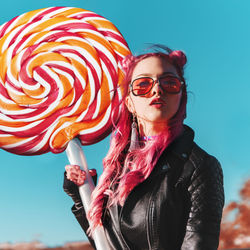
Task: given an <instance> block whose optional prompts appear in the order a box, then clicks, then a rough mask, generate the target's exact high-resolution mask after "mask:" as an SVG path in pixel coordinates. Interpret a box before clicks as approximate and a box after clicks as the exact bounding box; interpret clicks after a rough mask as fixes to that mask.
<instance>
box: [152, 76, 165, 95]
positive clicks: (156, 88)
mask: <svg viewBox="0 0 250 250" xmlns="http://www.w3.org/2000/svg"><path fill="white" fill-rule="evenodd" d="M152 93H153V95H154V94H163V89H162V87H161V84H160V81H159V79H157V80H155V83H154V86H153V89H152Z"/></svg>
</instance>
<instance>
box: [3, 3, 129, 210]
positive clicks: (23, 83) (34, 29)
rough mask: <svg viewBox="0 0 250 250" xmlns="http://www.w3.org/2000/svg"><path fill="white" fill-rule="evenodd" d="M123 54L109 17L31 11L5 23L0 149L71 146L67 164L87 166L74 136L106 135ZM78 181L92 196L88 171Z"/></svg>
mask: <svg viewBox="0 0 250 250" xmlns="http://www.w3.org/2000/svg"><path fill="white" fill-rule="evenodd" d="M128 54H130V52H129V49H128V46H127V43H126V41H125V40H124V38H123V37H122V35H121V34H120V32H119V31H118V30H117V28H116V27H115V26H114V25H113V24H112V23H111V22H109V21H108V20H106V19H105V18H103V17H101V16H99V15H97V14H95V13H93V12H90V11H86V10H83V9H79V8H70V7H52V8H44V9H39V10H34V11H31V12H28V13H25V14H23V15H20V16H18V17H15V18H13V19H12V20H10V21H9V22H7V23H5V24H3V25H2V26H1V27H0V65H1V68H0V147H1V148H3V149H5V150H7V151H9V152H12V153H15V154H20V155H34V154H42V153H45V152H48V151H52V152H53V153H58V152H62V151H64V150H65V149H66V147H67V145H69V146H68V149H67V153H68V157H69V160H70V162H71V164H78V165H81V166H82V167H85V170H87V169H86V166H83V163H82V161H84V156H83V154H82V153H80V155H79V157H78V156H74V155H75V153H76V151H77V150H78V149H80V146H79V145H80V144H79V143H78V142H77V141H74V140H72V139H73V138H75V137H78V138H79V139H80V141H81V144H82V145H87V144H93V143H96V142H98V141H100V140H101V139H103V138H104V137H105V136H107V135H108V134H109V132H110V129H111V125H112V121H111V112H112V111H113V110H116V109H114V107H116V106H117V105H118V103H119V101H120V100H121V97H122V88H121V87H120V86H119V84H120V83H121V81H122V78H123V72H122V70H121V60H122V59H123V58H124V57H125V56H126V55H128ZM115 112H117V114H116V115H118V112H119V110H118V109H117V110H116V111H115ZM70 141H71V142H70ZM69 142H70V143H69ZM71 144H72V145H71ZM74 146H75V147H76V148H77V150H76V149H72V147H74ZM77 155H78V154H77ZM87 173H88V171H87ZM89 185H90V187H89ZM83 186H88V188H90V190H88V191H87V192H85V195H86V193H87V194H88V195H89V193H90V192H91V189H93V186H92V184H91V178H90V176H89V175H87V181H86V185H85V184H84V185H83ZM81 191H82V190H81V188H80V193H81V195H82V194H83V193H84V192H83V191H82V192H81ZM83 203H85V201H84V200H83ZM86 203H87V204H84V206H88V203H89V198H87V201H86ZM85 209H86V207H85Z"/></svg>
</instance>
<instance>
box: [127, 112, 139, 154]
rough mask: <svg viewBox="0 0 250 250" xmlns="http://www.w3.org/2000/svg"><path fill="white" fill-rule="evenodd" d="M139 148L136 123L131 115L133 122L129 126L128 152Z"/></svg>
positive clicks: (134, 117)
mask: <svg viewBox="0 0 250 250" xmlns="http://www.w3.org/2000/svg"><path fill="white" fill-rule="evenodd" d="M137 148H139V142H138V130H137V122H136V116H135V114H133V122H132V124H131V138H130V146H129V150H128V151H129V152H131V151H133V150H135V149H137Z"/></svg>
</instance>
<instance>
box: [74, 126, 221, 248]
mask: <svg viewBox="0 0 250 250" xmlns="http://www.w3.org/2000/svg"><path fill="white" fill-rule="evenodd" d="M193 138H194V133H193V131H192V130H191V129H190V128H188V127H187V126H185V132H184V133H183V134H182V135H181V136H180V137H179V138H177V139H176V140H175V141H174V142H173V143H172V144H171V145H170V146H169V147H168V148H167V149H166V150H165V151H164V152H163V154H162V155H161V157H160V159H159V160H158V162H157V164H156V166H155V168H154V170H153V171H152V173H151V175H150V176H149V177H148V179H146V180H145V181H144V182H142V183H140V184H139V185H138V186H136V187H135V188H134V189H133V190H132V191H131V193H130V194H129V196H128V197H127V199H126V201H125V204H124V206H123V207H118V206H113V207H112V208H111V209H108V210H106V212H105V213H104V216H103V225H104V228H105V232H106V235H107V238H108V240H109V242H110V249H133V250H137V249H138V250H142V249H152V250H161V249H167V250H179V249H181V250H216V249H217V248H218V243H219V232H220V222H221V216H222V209H223V205H224V190H223V175H222V170H221V167H220V164H219V162H218V161H217V160H216V158H214V157H213V156H211V155H209V154H207V153H206V152H205V151H203V150H202V149H201V148H199V147H198V146H197V145H196V144H195V143H194V142H193ZM72 211H73V213H74V214H75V216H76V218H77V220H78V222H79V223H80V224H81V226H82V228H83V229H84V230H85V231H86V229H87V227H88V223H87V220H86V217H85V213H84V211H83V209H80V210H76V209H75V208H74V207H73V208H72ZM90 240H91V239H90ZM91 242H92V244H93V241H91Z"/></svg>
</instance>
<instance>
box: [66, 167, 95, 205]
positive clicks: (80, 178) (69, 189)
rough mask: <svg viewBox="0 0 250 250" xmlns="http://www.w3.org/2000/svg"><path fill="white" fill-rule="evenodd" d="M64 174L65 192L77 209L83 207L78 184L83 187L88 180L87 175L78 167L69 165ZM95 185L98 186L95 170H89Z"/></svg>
mask: <svg viewBox="0 0 250 250" xmlns="http://www.w3.org/2000/svg"><path fill="white" fill-rule="evenodd" d="M65 169H66V172H64V181H63V190H64V192H65V193H66V194H67V195H69V196H70V197H71V198H72V200H73V201H74V203H75V206H76V208H77V209H80V208H81V207H82V206H83V205H82V201H81V197H80V194H79V189H78V184H79V185H82V184H83V183H84V181H85V179H86V173H85V172H84V171H83V170H81V169H80V167H79V166H77V165H67V166H66V167H65ZM89 173H90V175H91V176H92V179H93V181H94V183H95V184H96V180H97V174H96V170H95V169H91V170H89Z"/></svg>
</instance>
